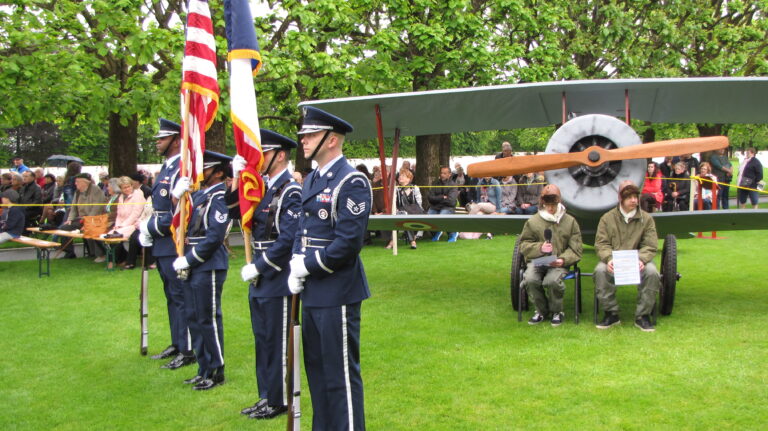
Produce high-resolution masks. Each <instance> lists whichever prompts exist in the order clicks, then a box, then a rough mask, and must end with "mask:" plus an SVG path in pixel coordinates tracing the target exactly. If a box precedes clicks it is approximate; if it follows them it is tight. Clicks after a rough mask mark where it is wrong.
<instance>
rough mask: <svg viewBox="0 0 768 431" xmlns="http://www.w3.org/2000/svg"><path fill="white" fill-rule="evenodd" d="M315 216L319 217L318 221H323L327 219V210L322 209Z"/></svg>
mask: <svg viewBox="0 0 768 431" xmlns="http://www.w3.org/2000/svg"><path fill="white" fill-rule="evenodd" d="M317 216H318V217H320V220H325V219H327V218H328V210H327V209H325V208H323V209H321V210H320V211H318V212H317Z"/></svg>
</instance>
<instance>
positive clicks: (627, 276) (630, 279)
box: [613, 250, 640, 286]
mask: <svg viewBox="0 0 768 431" xmlns="http://www.w3.org/2000/svg"><path fill="white" fill-rule="evenodd" d="M639 262H640V258H639V256H638V254H637V250H614V251H613V278H614V284H615V285H616V286H625V285H627V284H640V264H639Z"/></svg>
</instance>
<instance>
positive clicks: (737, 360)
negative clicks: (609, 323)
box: [0, 232, 768, 430]
mask: <svg viewBox="0 0 768 431" xmlns="http://www.w3.org/2000/svg"><path fill="white" fill-rule="evenodd" d="M720 235H721V236H725V237H727V239H722V240H707V239H691V240H684V241H679V242H678V247H679V255H680V256H679V271H680V272H681V273H682V274H683V278H682V279H681V281H680V283H679V284H678V294H677V300H676V302H675V309H674V311H673V314H672V315H671V316H665V317H661V318H660V320H659V323H658V326H657V331H656V332H655V333H651V334H648V333H642V332H641V331H639V330H637V329H636V328H634V327H632V324H631V317H632V311H633V308H634V302H635V296H636V295H635V289H634V288H631V287H628V288H620V294H619V302H620V304H621V307H622V312H621V317H622V320H623V324H622V325H621V326H620V327H617V328H613V329H611V330H608V331H599V330H597V329H595V328H594V326H593V325H592V324H591V319H592V292H593V285H592V281H591V279H590V278H588V277H585V278H584V279H583V289H584V312H583V314H582V323H581V324H580V325H578V326H577V325H574V323H573V315H572V314H573V313H572V312H570V310H572V304H573V303H572V301H573V294H572V291H571V289H570V286H572V282H568V286H569V289H568V292H567V293H566V318H567V321H566V323H565V324H564V325H562V326H561V327H559V328H552V327H551V326H550V325H548V324H542V325H539V326H536V327H530V326H528V325H527V324H526V323H525V322H522V323H518V322H517V319H516V313H515V312H513V311H512V309H511V306H510V303H509V268H510V255H511V249H512V246H513V244H514V237H512V236H497V237H495V238H494V239H493V240H492V241H486V240H476V241H459V243H457V244H448V243H446V242H445V241H441V242H439V243H431V242H429V241H424V242H420V243H419V248H418V250H410V249H402V248H401V250H400V255H399V256H396V257H394V256H392V255H391V252H390V251H388V250H385V249H384V248H383V247H382V245H383V244H380V243H378V244H376V246H373V247H366V248H365V249H364V252H363V259H364V263H365V266H366V271H367V273H368V279H369V282H370V285H371V291H372V293H373V297H372V298H370V299H369V300H367V301H366V302H365V303H364V305H363V320H362V327H363V330H362V369H363V379H364V383H365V401H366V420H367V425H368V429H371V430H412V429H420V430H508V429H536V430H538V429H540V430H552V429H557V430H595V429H597V430H600V429H605V430H614V429H622V430H635V429H637V430H641V429H642V430H645V429H654V430H655V429H674V430H679V429H683V430H701V429H713V430H722V429H738V430H743V429H764V426H765V424H766V423H768V405H767V404H766V403H765V400H766V399H768V390H767V389H766V388H767V387H768V377H766V376H768V365H766V360H765V358H766V357H768V332H766V330H765V328H766V327H767V326H768V317H766V313H765V309H766V299H765V298H766V297H765V287H766V285H768V283H767V282H766V281H765V277H764V274H765V271H764V270H763V265H762V263H763V262H765V260H766V259H765V258H766V252H765V251H764V250H765V248H764V244H765V242H766V240H768V232H721V233H720ZM236 252H237V253H238V257H236V258H234V259H233V260H232V261H231V263H232V267H233V270H232V271H230V274H229V275H230V278H229V280H228V281H227V282H226V284H225V287H224V295H223V300H222V302H223V309H224V322H225V323H224V327H225V337H224V340H225V341H224V343H225V357H226V361H227V369H226V376H227V383H226V384H225V385H224V386H222V387H220V388H216V389H215V390H213V391H210V392H208V393H197V392H194V391H191V390H190V389H189V387H187V386H186V385H183V384H182V383H181V380H183V379H185V378H188V377H191V376H192V374H194V369H193V367H188V368H184V369H181V370H176V371H168V370H161V369H159V368H158V367H159V365H160V364H161V362H160V361H152V360H150V359H148V358H146V357H142V356H140V355H139V316H138V314H139V313H138V291H139V272H138V271H135V270H134V271H120V272H114V273H108V272H106V271H104V270H103V266H102V265H99V264H94V263H92V262H90V261H86V260H83V259H77V260H74V261H72V260H67V261H54V262H53V263H52V271H53V275H52V276H51V277H50V278H43V279H38V278H37V277H36V273H37V266H36V265H37V264H36V262H34V261H29V262H18V263H17V262H13V263H8V262H2V263H0V280H2V281H1V282H0V302H1V303H2V304H3V307H2V309H0V322H2V327H3V329H4V331H3V333H4V337H3V339H2V341H0V351H2V352H4V353H3V355H2V357H3V360H2V362H1V363H0V369H1V370H2V371H0V376H1V377H2V382H3V389H2V391H0V403H2V405H3V406H5V408H4V409H3V410H2V412H0V428H2V429H34V430H37V429H58V430H80V429H126V430H133V429H140V428H146V429H206V430H208V429H217V430H219V429H242V428H245V427H248V428H251V429H258V430H281V429H284V427H285V419H284V416H283V417H281V418H280V419H276V420H272V421H259V422H256V421H253V420H249V419H246V418H244V417H242V416H241V415H239V410H240V409H241V408H243V407H245V406H246V405H249V404H250V403H253V402H254V401H255V398H256V387H255V378H254V370H253V360H254V357H253V339H252V335H251V330H250V319H249V315H248V306H247V300H246V295H247V288H246V286H245V284H244V283H242V282H240V281H239V277H238V273H239V270H238V269H239V267H240V265H241V264H242V250H241V249H236ZM595 261H596V260H595V256H594V252H593V250H592V249H591V248H588V249H587V251H586V252H585V258H584V260H583V261H582V268H583V270H584V271H588V272H591V269H592V268H593V267H594V264H595ZM164 303H165V300H164V298H163V294H162V287H161V285H160V282H159V278H158V276H157V274H156V272H153V273H152V278H151V281H150V353H155V352H157V351H159V350H160V349H162V348H164V347H165V346H166V345H167V344H168V335H167V334H168V329H167V325H168V323H167V317H166V312H165V306H164ZM530 314H531V313H530V312H529V313H526V314H525V319H527V318H528V317H530ZM306 388H307V386H306V380H304V383H303V389H304V394H305V396H304V397H303V400H302V401H303V403H302V409H303V412H304V416H303V419H304V420H303V423H304V429H310V425H309V424H310V421H311V414H312V411H311V406H310V401H309V391H308V390H307V389H306Z"/></svg>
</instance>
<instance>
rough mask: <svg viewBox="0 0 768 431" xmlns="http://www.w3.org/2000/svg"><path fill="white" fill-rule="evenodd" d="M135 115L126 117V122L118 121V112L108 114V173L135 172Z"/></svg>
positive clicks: (136, 118)
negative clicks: (124, 123)
mask: <svg viewBox="0 0 768 431" xmlns="http://www.w3.org/2000/svg"><path fill="white" fill-rule="evenodd" d="M138 125H139V119H138V116H137V115H132V116H131V117H130V118H129V119H128V124H126V125H122V124H121V123H120V114H117V113H114V112H111V113H110V114H109V175H110V176H112V177H119V176H122V175H131V174H134V173H136V161H137V151H138V150H137V148H138V147H137V145H138V140H137V136H138Z"/></svg>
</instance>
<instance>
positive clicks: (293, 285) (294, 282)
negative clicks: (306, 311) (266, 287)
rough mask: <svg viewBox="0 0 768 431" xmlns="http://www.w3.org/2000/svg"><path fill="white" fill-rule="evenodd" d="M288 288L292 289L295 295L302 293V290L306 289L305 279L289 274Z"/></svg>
mask: <svg viewBox="0 0 768 431" xmlns="http://www.w3.org/2000/svg"><path fill="white" fill-rule="evenodd" d="M288 290H290V291H291V293H293V294H294V295H298V294H299V293H301V291H302V290H304V279H303V278H299V277H294V276H293V274H291V275H289V276H288Z"/></svg>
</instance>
